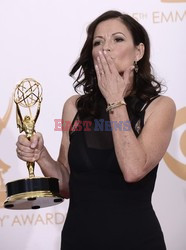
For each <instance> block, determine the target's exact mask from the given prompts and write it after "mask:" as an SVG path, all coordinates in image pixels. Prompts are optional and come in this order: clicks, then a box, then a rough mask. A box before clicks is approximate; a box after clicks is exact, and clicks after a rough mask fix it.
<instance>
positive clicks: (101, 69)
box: [97, 56, 105, 79]
mask: <svg viewBox="0 0 186 250" xmlns="http://www.w3.org/2000/svg"><path fill="white" fill-rule="evenodd" d="M97 66H98V71H99V76H100V79H101V77H103V76H104V74H105V72H104V69H103V65H102V63H101V59H100V57H99V56H98V57H97Z"/></svg>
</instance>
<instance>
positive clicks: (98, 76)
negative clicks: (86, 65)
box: [95, 64, 101, 82]
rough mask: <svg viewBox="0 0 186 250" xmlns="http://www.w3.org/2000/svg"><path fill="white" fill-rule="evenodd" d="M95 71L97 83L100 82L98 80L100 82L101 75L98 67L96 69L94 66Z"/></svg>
mask: <svg viewBox="0 0 186 250" xmlns="http://www.w3.org/2000/svg"><path fill="white" fill-rule="evenodd" d="M95 71H96V75H97V79H98V82H100V80H101V75H100V71H99V67H98V65H97V64H95Z"/></svg>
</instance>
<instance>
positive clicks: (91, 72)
mask: <svg viewBox="0 0 186 250" xmlns="http://www.w3.org/2000/svg"><path fill="white" fill-rule="evenodd" d="M115 18H117V19H119V20H121V21H122V22H123V24H124V25H125V26H126V27H127V28H128V30H129V31H130V33H131V35H132V38H133V42H134V45H136V46H137V45H139V44H140V43H143V44H144V46H145V52H144V56H143V57H142V59H141V60H139V61H138V67H139V70H138V73H137V74H134V83H133V90H132V93H131V94H130V95H131V96H135V98H138V99H142V100H144V101H148V100H149V99H150V98H151V97H153V96H156V95H158V94H159V93H160V92H161V84H160V82H158V81H157V80H156V79H155V77H154V75H153V74H152V67H151V64H150V41H149V36H148V34H147V32H146V30H145V29H144V28H143V26H142V25H141V24H140V23H138V22H137V21H136V20H135V19H134V18H132V17H131V16H129V15H127V14H122V13H120V12H119V11H114V10H110V11H107V12H105V13H103V14H102V15H100V16H99V17H98V18H96V19H95V20H94V21H93V22H92V23H91V24H90V25H89V26H88V28H87V39H86V41H85V44H84V46H83V48H82V50H81V53H80V56H79V58H78V60H77V61H76V63H75V65H74V66H73V68H72V70H71V71H70V76H74V75H75V73H76V72H78V75H77V77H76V80H75V82H74V89H75V91H76V92H78V88H79V87H83V91H84V95H82V96H81V97H80V98H79V99H78V101H77V109H78V112H79V116H80V117H81V118H83V117H85V116H92V117H96V115H97V114H98V113H99V110H98V105H97V103H98V101H99V100H100V99H101V98H103V97H102V95H101V92H100V90H99V88H98V84H97V77H96V72H95V68H94V63H93V58H92V47H93V36H94V32H95V29H96V27H97V25H98V24H99V23H100V22H102V21H105V20H108V19H115Z"/></svg>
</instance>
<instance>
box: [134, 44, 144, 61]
mask: <svg viewBox="0 0 186 250" xmlns="http://www.w3.org/2000/svg"><path fill="white" fill-rule="evenodd" d="M144 53H145V46H144V44H143V43H140V44H139V45H137V46H136V58H135V60H136V61H139V60H140V59H141V58H142V57H143V55H144Z"/></svg>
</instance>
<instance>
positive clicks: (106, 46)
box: [103, 41, 111, 51]
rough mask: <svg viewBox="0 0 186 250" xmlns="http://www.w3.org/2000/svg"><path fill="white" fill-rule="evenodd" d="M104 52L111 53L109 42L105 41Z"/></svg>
mask: <svg viewBox="0 0 186 250" xmlns="http://www.w3.org/2000/svg"><path fill="white" fill-rule="evenodd" d="M103 51H111V45H110V43H109V42H107V41H105V43H104V44H103Z"/></svg>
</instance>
